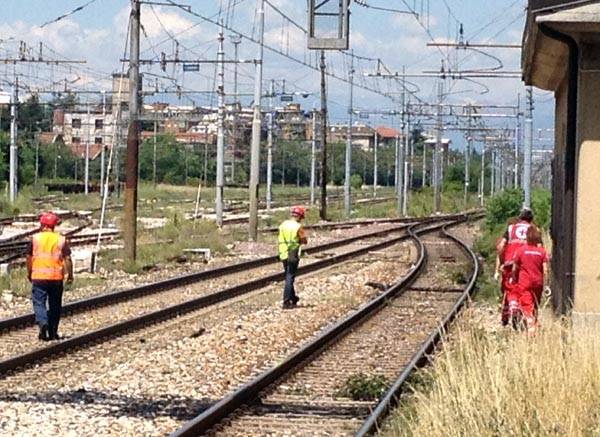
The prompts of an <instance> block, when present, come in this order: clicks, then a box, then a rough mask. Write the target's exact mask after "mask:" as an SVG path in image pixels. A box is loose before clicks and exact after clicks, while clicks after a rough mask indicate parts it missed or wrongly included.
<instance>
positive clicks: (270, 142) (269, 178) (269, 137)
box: [267, 79, 275, 209]
mask: <svg viewBox="0 0 600 437" xmlns="http://www.w3.org/2000/svg"><path fill="white" fill-rule="evenodd" d="M274 95H275V81H274V80H273V79H271V90H270V93H269V119H268V123H269V125H268V132H267V209H271V201H272V199H273V111H275V108H274V107H273V106H274V104H273V96H274Z"/></svg>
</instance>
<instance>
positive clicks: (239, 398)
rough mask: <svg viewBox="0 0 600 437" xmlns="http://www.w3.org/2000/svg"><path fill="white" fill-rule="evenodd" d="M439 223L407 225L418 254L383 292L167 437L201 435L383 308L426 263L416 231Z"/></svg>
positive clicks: (409, 282)
mask: <svg viewBox="0 0 600 437" xmlns="http://www.w3.org/2000/svg"><path fill="white" fill-rule="evenodd" d="M443 226H444V225H443V224H442V225H433V226H431V227H429V228H426V229H420V230H418V231H415V230H414V229H413V228H414V226H411V227H410V228H409V236H410V238H411V239H412V240H413V241H414V242H415V244H416V246H417V250H418V254H419V257H418V259H417V262H416V263H415V266H414V267H413V269H412V270H411V271H410V272H409V273H408V274H407V275H406V276H405V277H404V278H402V279H401V280H400V281H399V282H397V283H396V284H394V285H393V286H392V287H390V288H389V289H388V290H387V291H386V292H385V293H383V294H381V295H379V296H378V297H377V298H375V299H373V300H372V301H370V302H368V303H366V304H364V305H363V306H361V307H360V308H359V309H358V310H356V311H355V312H353V313H352V314H350V315H349V316H347V317H345V318H344V319H342V320H341V321H339V322H337V323H336V324H335V325H333V326H332V327H330V328H329V329H327V330H326V331H325V332H324V333H322V334H320V335H319V336H318V337H317V338H315V339H313V340H312V341H310V342H309V343H308V344H306V345H305V346H303V347H302V348H300V349H299V350H298V351H296V352H295V353H293V354H292V355H291V356H289V357H288V358H286V359H285V360H284V361H283V362H281V363H280V364H278V365H277V366H275V367H273V368H271V369H269V370H267V371H265V372H263V373H262V374H261V375H259V376H258V377H256V378H255V379H253V380H252V381H250V382H248V383H246V384H244V385H243V386H241V387H240V388H238V389H237V390H236V391H234V392H233V393H231V394H230V395H228V396H227V397H225V398H223V399H222V400H220V401H219V402H217V403H216V404H214V405H213V406H211V407H210V408H208V409H207V410H205V411H204V412H203V413H201V414H200V415H198V416H197V417H196V418H194V419H192V420H190V421H189V422H187V423H186V424H185V425H184V426H183V427H182V428H180V429H179V430H177V431H175V432H174V433H173V434H171V437H188V436H197V435H202V434H203V433H204V432H206V431H207V430H208V429H210V428H211V427H213V426H215V425H216V424H217V423H219V422H220V421H221V420H223V419H224V418H225V417H227V416H228V415H229V414H231V413H233V412H234V411H235V410H237V409H238V408H240V407H242V406H243V405H245V404H248V403H250V402H252V401H254V400H255V399H256V398H257V397H258V396H259V394H260V392H262V391H263V390H265V389H266V388H267V387H269V386H270V385H271V384H273V383H275V382H276V381H277V380H279V379H280V378H282V377H283V376H284V375H286V374H287V373H289V372H290V371H292V370H293V369H295V368H297V367H298V366H300V365H301V363H303V362H304V361H305V360H307V359H309V358H310V357H311V356H312V355H313V354H315V353H316V352H318V351H320V350H322V349H324V348H326V347H327V346H328V345H330V344H331V343H332V342H334V341H335V340H337V339H339V338H340V337H342V336H343V335H345V334H347V333H348V332H350V331H351V330H352V329H353V328H355V327H356V326H357V325H359V324H360V323H362V322H363V321H364V320H366V319H367V318H369V317H370V316H372V315H373V314H375V313H376V312H377V311H378V310H380V309H381V308H383V307H384V306H385V305H386V304H387V302H388V301H389V300H390V299H391V298H394V297H396V296H398V295H399V294H401V293H403V292H404V291H405V290H406V289H408V288H409V287H410V285H411V284H412V283H413V282H414V281H415V280H416V278H417V277H418V276H419V274H420V273H421V272H422V270H423V268H424V267H425V265H426V260H427V251H426V248H425V245H424V244H423V242H422V241H421V240H420V239H419V238H418V234H421V233H426V232H431V231H434V230H439V229H440V228H442V227H443Z"/></svg>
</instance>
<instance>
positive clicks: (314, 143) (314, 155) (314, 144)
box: [310, 107, 317, 205]
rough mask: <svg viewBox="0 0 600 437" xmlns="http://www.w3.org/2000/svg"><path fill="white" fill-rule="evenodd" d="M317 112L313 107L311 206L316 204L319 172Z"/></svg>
mask: <svg viewBox="0 0 600 437" xmlns="http://www.w3.org/2000/svg"><path fill="white" fill-rule="evenodd" d="M316 158H317V110H316V108H314V107H313V111H312V141H311V144H310V204H311V205H314V204H315V185H316V170H317V168H316V167H317V165H316V164H317V163H316Z"/></svg>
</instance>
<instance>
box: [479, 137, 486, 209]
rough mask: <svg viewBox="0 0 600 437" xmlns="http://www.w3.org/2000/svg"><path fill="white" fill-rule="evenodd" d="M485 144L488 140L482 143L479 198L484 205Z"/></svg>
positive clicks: (481, 204)
mask: <svg viewBox="0 0 600 437" xmlns="http://www.w3.org/2000/svg"><path fill="white" fill-rule="evenodd" d="M485 146H486V140H485V139H484V140H483V144H482V145H481V176H479V177H480V179H481V182H480V183H481V198H480V199H479V204H480V206H483V205H484V203H485V200H484V198H485Z"/></svg>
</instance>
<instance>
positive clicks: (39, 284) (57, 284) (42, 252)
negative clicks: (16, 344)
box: [27, 212, 73, 341]
mask: <svg viewBox="0 0 600 437" xmlns="http://www.w3.org/2000/svg"><path fill="white" fill-rule="evenodd" d="M57 224H58V216H57V215H56V214H54V213H52V212H46V213H44V214H42V215H41V216H40V225H41V229H40V232H38V233H37V234H35V235H33V237H32V238H31V242H30V244H29V248H28V250H27V277H28V279H29V281H30V282H31V301H32V303H33V312H34V313H35V321H36V323H37V324H38V326H39V329H40V332H39V335H38V338H39V339H40V340H43V341H48V340H58V339H59V336H58V323H59V322H60V313H61V311H62V295H63V280H64V279H65V273H66V277H67V278H66V279H67V283H71V282H73V263H72V262H71V249H70V248H69V244H68V243H67V241H66V239H65V237H64V236H62V235H61V234H59V233H58V232H55V231H54V228H55V227H56V225H57Z"/></svg>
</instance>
